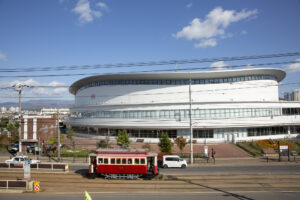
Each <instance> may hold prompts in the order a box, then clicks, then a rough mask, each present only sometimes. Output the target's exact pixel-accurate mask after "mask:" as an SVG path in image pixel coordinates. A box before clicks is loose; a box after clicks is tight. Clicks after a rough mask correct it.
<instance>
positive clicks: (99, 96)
mask: <svg viewBox="0 0 300 200" xmlns="http://www.w3.org/2000/svg"><path fill="white" fill-rule="evenodd" d="M228 84H231V83H228ZM286 85H300V82H290V83H283V84H280V85H279V84H268V85H253V86H247V87H236V88H224V89H204V90H193V93H204V92H206V93H212V92H213V93H214V94H220V93H224V92H230V91H236V90H244V89H255V88H265V87H274V86H286ZM186 93H188V91H180V92H155V93H138V94H130V95H128V96H130V97H133V96H151V95H164V94H186ZM119 96H123V95H121V94H118V95H95V98H103V97H119ZM81 97H82V98H85V97H88V98H90V97H91V96H90V95H77V96H76V98H81ZM0 98H3V99H12V98H18V96H14V97H8V96H0ZM22 98H32V99H48V98H49V99H60V98H63V99H66V98H73V96H72V97H65V96H64V97H62V96H39V97H38V96H23V97H22ZM177 100H178V99H177ZM154 103H155V102H154Z"/></svg>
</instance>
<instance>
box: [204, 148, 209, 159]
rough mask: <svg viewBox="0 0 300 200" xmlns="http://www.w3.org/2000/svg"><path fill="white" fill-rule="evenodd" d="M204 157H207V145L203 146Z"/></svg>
mask: <svg viewBox="0 0 300 200" xmlns="http://www.w3.org/2000/svg"><path fill="white" fill-rule="evenodd" d="M204 157H206V158H208V146H206V145H205V146H204Z"/></svg>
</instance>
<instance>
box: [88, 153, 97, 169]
mask: <svg viewBox="0 0 300 200" xmlns="http://www.w3.org/2000/svg"><path fill="white" fill-rule="evenodd" d="M89 160H90V163H89V164H90V173H95V172H97V157H96V156H94V155H91V156H90V159H89Z"/></svg>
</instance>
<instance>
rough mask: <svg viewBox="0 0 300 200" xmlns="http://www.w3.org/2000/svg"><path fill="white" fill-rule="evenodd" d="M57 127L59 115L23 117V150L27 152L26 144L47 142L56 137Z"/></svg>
mask: <svg viewBox="0 0 300 200" xmlns="http://www.w3.org/2000/svg"><path fill="white" fill-rule="evenodd" d="M56 129H57V116H56V115H47V116H28V115H25V116H23V117H22V121H21V142H22V152H26V146H30V145H33V146H34V145H36V146H37V145H38V143H40V145H43V143H44V144H46V142H47V141H48V140H50V139H51V138H52V137H54V133H55V131H56Z"/></svg>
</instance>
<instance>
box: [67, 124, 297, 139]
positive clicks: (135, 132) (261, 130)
mask: <svg viewBox="0 0 300 200" xmlns="http://www.w3.org/2000/svg"><path fill="white" fill-rule="evenodd" d="M72 129H73V130H74V131H75V132H79V133H83V134H93V135H99V136H113V137H116V136H118V131H119V130H120V129H108V128H99V129H97V128H87V127H80V126H72ZM91 129H94V130H95V131H93V132H91V131H90V130H91ZM126 131H127V133H128V136H129V137H132V138H159V137H160V135H161V133H162V132H165V133H167V134H168V136H169V138H176V137H177V136H178V131H179V130H157V129H153V130H151V129H148V130H143V129H126ZM288 131H290V134H300V126H290V127H288V126H275V127H256V128H248V129H193V138H195V139H197V138H219V139H220V138H223V139H228V138H227V137H228V136H229V137H232V135H233V134H235V135H236V137H238V138H239V137H255V136H266V135H279V134H280V135H281V134H288ZM185 136H187V137H189V132H188V131H187V134H186V135H185Z"/></svg>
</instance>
